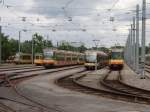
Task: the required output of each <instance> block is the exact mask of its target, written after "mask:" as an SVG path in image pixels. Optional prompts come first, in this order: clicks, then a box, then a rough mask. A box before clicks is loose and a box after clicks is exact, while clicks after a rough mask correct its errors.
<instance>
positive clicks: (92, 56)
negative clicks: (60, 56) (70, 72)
mask: <svg viewBox="0 0 150 112" xmlns="http://www.w3.org/2000/svg"><path fill="white" fill-rule="evenodd" d="M96 59H97V58H96V54H89V55H86V62H96Z"/></svg>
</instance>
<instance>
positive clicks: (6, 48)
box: [1, 33, 11, 60]
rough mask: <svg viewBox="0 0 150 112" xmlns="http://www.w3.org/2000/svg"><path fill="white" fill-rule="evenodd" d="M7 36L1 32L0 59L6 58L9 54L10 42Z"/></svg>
mask: <svg viewBox="0 0 150 112" xmlns="http://www.w3.org/2000/svg"><path fill="white" fill-rule="evenodd" d="M8 37H9V36H5V35H4V34H3V33H2V34H1V40H2V60H6V59H7V58H8V57H9V56H10V48H11V46H10V44H9V40H8Z"/></svg>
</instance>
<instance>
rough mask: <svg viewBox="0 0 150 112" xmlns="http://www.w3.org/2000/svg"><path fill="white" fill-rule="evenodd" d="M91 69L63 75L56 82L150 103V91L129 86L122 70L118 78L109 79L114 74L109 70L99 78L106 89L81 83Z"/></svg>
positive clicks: (110, 96)
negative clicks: (125, 81) (123, 79)
mask: <svg viewBox="0 0 150 112" xmlns="http://www.w3.org/2000/svg"><path fill="white" fill-rule="evenodd" d="M89 73H90V71H86V72H83V73H79V74H72V75H70V76H66V77H62V78H59V79H57V80H56V84H57V85H59V86H62V87H64V88H68V89H71V90H75V91H79V92H83V93H87V94H92V95H98V96H104V97H109V98H112V99H118V100H123V101H129V102H135V103H144V104H150V91H147V90H144V89H140V88H136V87H132V86H129V85H127V84H125V83H123V82H122V80H121V71H118V73H117V74H116V78H112V80H110V79H108V77H109V75H111V76H112V71H109V72H108V73H107V74H106V75H105V76H104V77H103V78H101V79H100V80H99V84H100V85H101V86H103V87H104V88H106V89H101V88H99V87H91V86H90V85H88V84H84V83H83V82H82V83H81V82H80V80H81V79H82V78H84V77H86V76H87V75H88V74H89Z"/></svg>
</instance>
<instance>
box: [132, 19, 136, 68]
mask: <svg viewBox="0 0 150 112" xmlns="http://www.w3.org/2000/svg"><path fill="white" fill-rule="evenodd" d="M132 30H133V69H134V70H136V67H135V66H136V65H135V62H136V60H135V17H133V29H132Z"/></svg>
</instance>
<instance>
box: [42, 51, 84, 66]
mask: <svg viewBox="0 0 150 112" xmlns="http://www.w3.org/2000/svg"><path fill="white" fill-rule="evenodd" d="M43 52H44V59H43V66H44V67H45V68H52V67H60V66H69V65H77V64H83V63H84V54H83V53H78V52H72V51H65V50H57V49H44V50H43Z"/></svg>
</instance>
